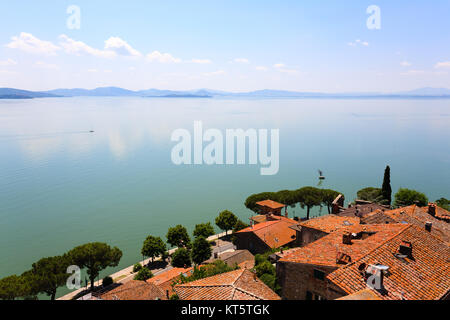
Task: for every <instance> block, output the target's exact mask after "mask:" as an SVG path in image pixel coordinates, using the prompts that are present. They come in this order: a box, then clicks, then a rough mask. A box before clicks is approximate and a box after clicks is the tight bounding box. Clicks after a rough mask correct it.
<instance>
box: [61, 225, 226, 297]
mask: <svg viewBox="0 0 450 320" xmlns="http://www.w3.org/2000/svg"><path fill="white" fill-rule="evenodd" d="M228 232H231V231H228ZM225 235H226V232H222V233H218V234H215V235H213V236H211V237H209V238H208V239H206V240H208V241H214V240H218V239H220V238H223V237H224V236H225ZM177 249H178V248H173V249H170V250H168V252H169V255H171V254H173V253H174V252H175V251H176V250H177ZM160 259H161V258H156V259H155V261H158V260H160ZM150 261H151V258H148V259H145V260H144V265H146V264H148V263H149V262H150ZM138 262H139V263H142V261H138ZM138 262H136V263H138ZM133 267H134V264H133V265H131V266H128V267H126V268H124V269H122V270H119V271H117V272H115V273H113V274H110V275H109V276H110V277H111V278H112V279H113V280H114V283H125V282H127V281H129V280H132V279H130V278H133V277H134V276H135V273H133ZM161 272H163V271H160V272H156V273H154V275H158V274H160V273H161ZM102 281H103V279H101V280H98V281H96V282H95V283H94V285H95V286H96V287H97V286H101V284H102ZM89 285H90V284H88V287H89ZM86 289H87V288H86V287H84V286H83V287H81V288H80V289H76V290H74V291H72V292H69V293H67V294H65V295H63V296H61V297H59V298H57V299H56V300H72V299H73V298H74V297H75V296H76V295H78V294H79V293H81V292H83V291H84V290H86ZM86 294H89V293H88V292H87V293H86Z"/></svg>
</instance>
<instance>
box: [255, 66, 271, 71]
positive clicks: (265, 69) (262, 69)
mask: <svg viewBox="0 0 450 320" xmlns="http://www.w3.org/2000/svg"><path fill="white" fill-rule="evenodd" d="M255 69H256V70H257V71H267V70H268V68H267V67H264V66H257V67H255Z"/></svg>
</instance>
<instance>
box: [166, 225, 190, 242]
mask: <svg viewBox="0 0 450 320" xmlns="http://www.w3.org/2000/svg"><path fill="white" fill-rule="evenodd" d="M167 242H168V243H170V244H171V245H172V247H178V248H181V247H187V246H189V243H190V242H191V239H190V238H189V234H188V232H187V230H186V228H185V227H183V226H182V225H177V226H176V227H173V228H169V231H168V232H167Z"/></svg>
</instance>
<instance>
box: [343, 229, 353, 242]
mask: <svg viewBox="0 0 450 320" xmlns="http://www.w3.org/2000/svg"><path fill="white" fill-rule="evenodd" d="M342 243H343V244H352V234H351V233H348V232H346V233H344V234H343V235H342Z"/></svg>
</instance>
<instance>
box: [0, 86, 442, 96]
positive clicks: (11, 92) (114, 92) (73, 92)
mask: <svg viewBox="0 0 450 320" xmlns="http://www.w3.org/2000/svg"><path fill="white" fill-rule="evenodd" d="M52 97H156V98H213V97H249V98H405V97H409V98H450V89H446V88H421V89H416V90H412V91H403V92H392V93H381V92H356V93H351V92H350V93H321V92H296V91H283V90H258V91H251V92H239V93H236V92H226V91H218V90H209V89H199V90H190V91H173V90H158V89H148V90H139V91H132V90H127V89H123V88H118V87H103V88H96V89H92V90H88V89H55V90H50V91H27V90H19V89H12V88H0V99H33V98H52Z"/></svg>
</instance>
